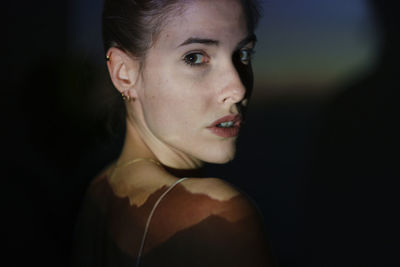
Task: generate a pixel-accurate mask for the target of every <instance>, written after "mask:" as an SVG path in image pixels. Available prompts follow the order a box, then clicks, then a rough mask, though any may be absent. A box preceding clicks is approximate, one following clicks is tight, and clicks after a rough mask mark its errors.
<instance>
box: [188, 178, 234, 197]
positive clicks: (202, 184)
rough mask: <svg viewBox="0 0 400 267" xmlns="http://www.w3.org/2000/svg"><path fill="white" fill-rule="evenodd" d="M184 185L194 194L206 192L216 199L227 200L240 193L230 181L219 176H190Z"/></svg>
mask: <svg viewBox="0 0 400 267" xmlns="http://www.w3.org/2000/svg"><path fill="white" fill-rule="evenodd" d="M182 186H183V187H184V188H185V189H186V190H187V191H189V192H191V193H193V194H204V195H206V196H208V197H210V198H212V199H214V200H218V201H227V200H230V199H231V198H233V197H235V196H238V195H240V192H239V191H238V190H236V189H235V188H234V187H233V186H232V185H230V184H229V183H227V182H225V181H223V180H221V179H218V178H190V179H187V180H185V181H183V182H182Z"/></svg>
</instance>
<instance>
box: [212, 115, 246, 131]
mask: <svg viewBox="0 0 400 267" xmlns="http://www.w3.org/2000/svg"><path fill="white" fill-rule="evenodd" d="M228 121H233V125H234V126H240V124H241V122H242V116H241V115H240V114H232V115H228V116H225V117H222V118H220V119H218V120H216V121H214V122H213V123H212V124H211V125H210V126H208V128H213V127H217V125H218V124H220V123H223V122H228Z"/></svg>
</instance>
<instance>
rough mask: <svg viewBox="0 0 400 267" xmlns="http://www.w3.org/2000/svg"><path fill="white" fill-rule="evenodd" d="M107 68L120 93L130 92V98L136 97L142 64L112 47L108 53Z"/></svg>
mask: <svg viewBox="0 0 400 267" xmlns="http://www.w3.org/2000/svg"><path fill="white" fill-rule="evenodd" d="M107 59H108V60H107V67H108V72H109V74H110V77H111V80H112V82H113V84H114V86H115V88H117V90H118V91H119V92H120V93H125V92H126V90H129V92H128V94H129V96H130V97H134V98H135V97H136V94H137V92H136V90H135V84H136V81H137V79H138V77H139V72H140V62H139V59H135V58H133V57H132V56H130V55H128V54H127V53H126V52H124V51H123V50H121V49H119V48H116V47H111V48H110V49H108V51H107Z"/></svg>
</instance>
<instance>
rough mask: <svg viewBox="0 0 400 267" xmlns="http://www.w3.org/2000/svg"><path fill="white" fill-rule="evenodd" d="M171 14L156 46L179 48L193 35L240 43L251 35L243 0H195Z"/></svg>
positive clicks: (221, 41) (222, 41) (222, 42)
mask: <svg viewBox="0 0 400 267" xmlns="http://www.w3.org/2000/svg"><path fill="white" fill-rule="evenodd" d="M178 14H179V15H177V16H171V17H170V18H169V19H168V20H167V21H166V24H165V25H164V27H163V28H162V30H161V32H160V33H159V36H158V40H157V41H156V43H155V44H154V46H164V47H176V46H178V45H179V44H181V43H182V42H183V41H185V40H186V39H187V38H189V37H200V38H210V39H214V40H218V41H219V42H220V43H221V44H222V45H223V44H224V43H225V44H226V43H232V44H236V43H235V42H238V41H239V40H242V39H243V38H244V37H246V36H247V35H248V32H247V25H246V18H245V14H244V12H243V7H242V4H241V3H240V0H194V1H189V2H187V3H185V4H184V6H183V8H182V11H181V12H179V13H178Z"/></svg>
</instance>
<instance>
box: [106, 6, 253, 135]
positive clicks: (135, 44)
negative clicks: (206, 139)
mask: <svg viewBox="0 0 400 267" xmlns="http://www.w3.org/2000/svg"><path fill="white" fill-rule="evenodd" d="M193 1H201V0H104V8H103V17H102V30H103V45H104V50H105V52H107V51H108V49H109V48H111V47H117V48H119V49H121V50H123V51H125V52H126V53H128V54H129V55H130V56H132V57H135V58H138V59H139V60H140V61H141V63H143V58H144V56H145V55H146V52H147V51H148V49H149V48H150V47H151V46H152V45H153V42H154V41H155V40H156V39H157V36H158V34H159V32H160V31H161V30H162V26H163V25H165V24H166V21H167V20H168V18H170V17H173V16H174V15H179V12H182V11H183V8H184V7H185V4H187V3H190V2H193ZM214 1H218V0H214ZM240 1H241V3H242V6H243V10H244V12H245V15H246V21H247V28H248V31H249V32H250V33H252V32H254V30H255V28H256V26H257V24H258V21H259V18H260V8H259V3H258V1H257V0H240ZM112 94H114V96H113V97H112V98H111V99H109V100H110V103H109V104H108V106H109V112H107V115H106V116H107V117H108V119H107V124H106V125H107V128H108V131H109V132H110V133H111V135H115V134H118V132H120V130H121V128H123V127H124V125H125V124H124V122H125V116H126V110H125V105H124V104H123V101H122V99H121V97H120V95H119V94H117V91H116V90H112Z"/></svg>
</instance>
